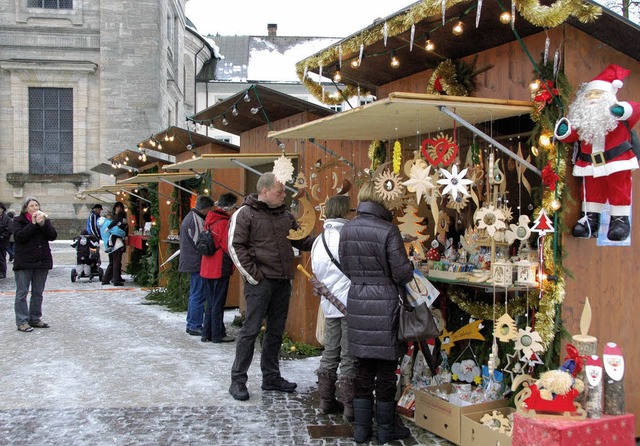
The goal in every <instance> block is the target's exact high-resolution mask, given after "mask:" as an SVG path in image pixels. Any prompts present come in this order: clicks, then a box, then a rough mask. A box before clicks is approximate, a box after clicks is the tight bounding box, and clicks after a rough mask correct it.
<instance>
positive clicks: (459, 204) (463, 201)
mask: <svg viewBox="0 0 640 446" xmlns="http://www.w3.org/2000/svg"><path fill="white" fill-rule="evenodd" d="M471 192H472V193H473V191H471ZM468 204H469V197H468V196H463V195H458V196H457V197H456V199H455V200H449V201H447V208H448V209H453V210H454V211H456V212H457V213H458V214H459V213H460V212H462V210H463V209H464V208H466V207H467V205H468Z"/></svg>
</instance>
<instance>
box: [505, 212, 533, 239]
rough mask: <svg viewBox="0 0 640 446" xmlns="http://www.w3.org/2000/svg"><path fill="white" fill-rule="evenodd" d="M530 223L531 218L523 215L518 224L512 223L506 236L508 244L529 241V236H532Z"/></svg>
mask: <svg viewBox="0 0 640 446" xmlns="http://www.w3.org/2000/svg"><path fill="white" fill-rule="evenodd" d="M530 221H531V220H529V217H528V216H527V215H524V214H523V215H521V216H520V217H519V218H518V223H517V224H515V223H511V224H510V225H509V229H508V230H507V231H506V232H505V234H504V236H505V238H506V239H507V243H509V244H512V243H513V242H514V241H516V240H520V241H524V240H528V239H529V236H531V228H529V223H530Z"/></svg>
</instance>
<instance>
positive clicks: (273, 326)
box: [231, 279, 291, 383]
mask: <svg viewBox="0 0 640 446" xmlns="http://www.w3.org/2000/svg"><path fill="white" fill-rule="evenodd" d="M244 297H245V299H246V301H247V311H246V315H245V320H244V324H243V325H242V328H241V329H240V332H239V333H238V338H237V340H236V359H235V361H234V362H233V366H232V368H231V381H232V382H241V383H246V382H247V371H248V370H249V367H250V366H251V360H252V359H253V351H254V349H255V343H256V338H257V337H258V334H259V333H260V328H261V327H262V320H263V319H265V320H266V330H265V332H264V338H263V341H262V355H261V357H260V369H261V370H262V381H263V382H268V381H272V380H275V379H277V378H279V377H280V364H279V358H280V345H281V344H282V335H283V333H284V326H285V324H286V322H287V314H288V312H289V299H290V298H291V281H290V280H288V279H281V280H278V279H262V281H261V282H260V283H258V284H257V285H251V284H249V283H245V284H244Z"/></svg>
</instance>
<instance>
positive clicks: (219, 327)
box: [202, 277, 229, 341]
mask: <svg viewBox="0 0 640 446" xmlns="http://www.w3.org/2000/svg"><path fill="white" fill-rule="evenodd" d="M204 281H205V282H206V283H207V287H206V288H205V292H206V298H207V299H206V307H205V310H204V321H203V323H202V337H203V338H210V339H211V340H213V341H219V340H220V339H222V338H224V337H225V336H226V335H227V330H226V329H225V327H224V304H225V303H226V301H227V291H228V290H229V277H221V278H219V279H204Z"/></svg>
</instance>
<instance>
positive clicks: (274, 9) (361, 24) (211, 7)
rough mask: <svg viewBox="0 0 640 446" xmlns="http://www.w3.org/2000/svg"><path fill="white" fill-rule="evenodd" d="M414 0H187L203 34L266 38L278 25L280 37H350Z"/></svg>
mask: <svg viewBox="0 0 640 446" xmlns="http://www.w3.org/2000/svg"><path fill="white" fill-rule="evenodd" d="M413 3H415V0H382V1H376V0H342V1H340V2H313V1H301V0H273V1H267V0H244V1H243V0H225V1H222V0H187V6H186V14H187V17H188V18H189V20H191V21H192V22H193V24H194V25H195V26H196V28H197V29H198V31H199V32H200V33H201V34H204V35H206V34H214V35H215V34H221V35H225V36H233V35H254V36H255V35H257V36H263V35H266V34H267V24H268V23H276V24H277V25H278V35H279V36H323V37H347V36H349V35H351V34H353V33H354V32H356V31H358V30H360V29H362V28H365V27H367V26H369V25H370V24H372V23H373V21H374V20H375V19H376V18H379V17H386V16H388V15H390V14H392V13H394V12H396V11H398V10H400V9H402V8H404V7H406V6H408V5H411V4H413Z"/></svg>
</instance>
